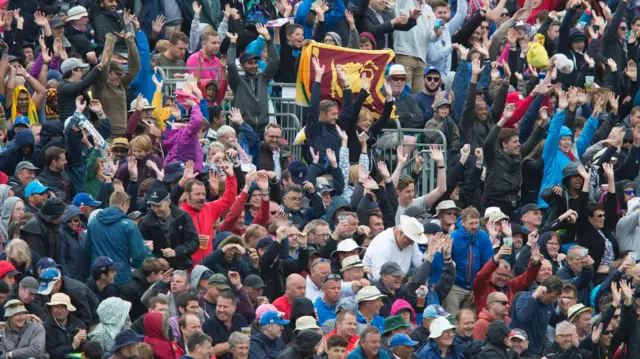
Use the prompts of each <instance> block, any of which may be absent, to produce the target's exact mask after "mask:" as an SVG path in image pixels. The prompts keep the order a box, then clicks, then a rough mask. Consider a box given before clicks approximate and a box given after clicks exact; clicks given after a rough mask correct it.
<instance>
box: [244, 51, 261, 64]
mask: <svg viewBox="0 0 640 359" xmlns="http://www.w3.org/2000/svg"><path fill="white" fill-rule="evenodd" d="M257 58H259V57H258V55H256V54H254V53H251V52H249V51H247V52H243V53H242V55H240V63H241V64H244V63H245V62H247V61H249V60H253V59H257Z"/></svg>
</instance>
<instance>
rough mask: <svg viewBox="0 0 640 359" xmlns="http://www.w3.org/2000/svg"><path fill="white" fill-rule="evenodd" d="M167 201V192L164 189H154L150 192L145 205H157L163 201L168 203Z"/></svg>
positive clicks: (168, 197)
mask: <svg viewBox="0 0 640 359" xmlns="http://www.w3.org/2000/svg"><path fill="white" fill-rule="evenodd" d="M169 199H170V196H169V191H167V190H166V189H164V188H156V189H155V190H154V191H153V192H151V195H150V196H149V199H148V200H147V204H155V205H158V204H160V203H162V202H164V201H168V200H169Z"/></svg>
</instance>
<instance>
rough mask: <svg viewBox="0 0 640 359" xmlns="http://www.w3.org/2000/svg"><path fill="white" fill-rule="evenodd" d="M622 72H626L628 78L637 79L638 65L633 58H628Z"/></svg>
mask: <svg viewBox="0 0 640 359" xmlns="http://www.w3.org/2000/svg"><path fill="white" fill-rule="evenodd" d="M624 73H625V74H627V77H629V79H631V80H633V81H636V80H637V79H638V66H637V65H636V62H635V61H633V60H629V62H628V63H627V68H626V69H625V70H624Z"/></svg>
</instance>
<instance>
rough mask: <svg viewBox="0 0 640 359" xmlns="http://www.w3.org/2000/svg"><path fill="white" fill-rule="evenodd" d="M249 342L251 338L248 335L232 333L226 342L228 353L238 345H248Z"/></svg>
mask: <svg viewBox="0 0 640 359" xmlns="http://www.w3.org/2000/svg"><path fill="white" fill-rule="evenodd" d="M250 341H251V338H250V337H249V336H248V335H246V334H242V333H240V332H233V333H231V335H230V336H229V340H228V341H227V342H228V343H229V351H231V350H232V349H235V348H236V347H237V346H238V345H240V344H249V342H250Z"/></svg>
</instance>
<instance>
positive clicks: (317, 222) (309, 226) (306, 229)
mask: <svg viewBox="0 0 640 359" xmlns="http://www.w3.org/2000/svg"><path fill="white" fill-rule="evenodd" d="M320 226H329V223H327V222H325V221H324V220H322V219H314V220H313V221H311V222H309V224H307V225H306V226H305V227H304V233H307V234H308V233H309V232H315V231H316V228H318V227H320Z"/></svg>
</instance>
